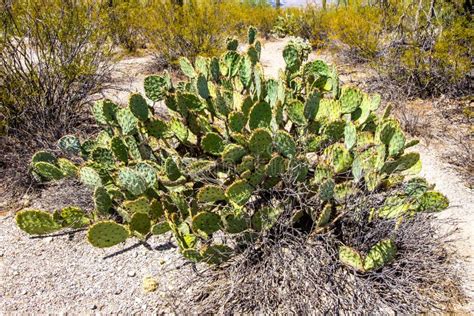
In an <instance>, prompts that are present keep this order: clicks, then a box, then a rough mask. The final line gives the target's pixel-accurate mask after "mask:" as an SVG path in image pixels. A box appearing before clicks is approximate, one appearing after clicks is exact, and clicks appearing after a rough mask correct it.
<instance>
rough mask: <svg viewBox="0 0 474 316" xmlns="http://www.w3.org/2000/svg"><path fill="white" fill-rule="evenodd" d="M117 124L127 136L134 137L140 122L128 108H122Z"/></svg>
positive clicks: (118, 113)
mask: <svg viewBox="0 0 474 316" xmlns="http://www.w3.org/2000/svg"><path fill="white" fill-rule="evenodd" d="M117 123H118V124H119V126H120V128H121V129H122V133H124V134H125V135H132V134H135V133H136V132H137V123H138V120H137V118H136V117H135V115H133V113H132V112H131V111H130V110H129V109H127V108H122V109H119V110H118V111H117Z"/></svg>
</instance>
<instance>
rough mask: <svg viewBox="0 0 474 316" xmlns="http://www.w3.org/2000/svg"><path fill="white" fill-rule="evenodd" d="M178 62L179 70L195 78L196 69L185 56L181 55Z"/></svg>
mask: <svg viewBox="0 0 474 316" xmlns="http://www.w3.org/2000/svg"><path fill="white" fill-rule="evenodd" d="M178 62H179V67H180V68H181V71H182V72H183V74H184V75H186V76H187V77H189V78H195V77H196V71H195V70H194V67H193V65H192V64H191V62H190V61H189V59H187V58H186V57H181V58H179V60H178Z"/></svg>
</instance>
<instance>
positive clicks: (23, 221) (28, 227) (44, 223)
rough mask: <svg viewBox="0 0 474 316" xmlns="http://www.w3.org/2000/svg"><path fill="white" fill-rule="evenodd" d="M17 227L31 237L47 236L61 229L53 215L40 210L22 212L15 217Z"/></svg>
mask: <svg viewBox="0 0 474 316" xmlns="http://www.w3.org/2000/svg"><path fill="white" fill-rule="evenodd" d="M15 220H16V224H17V226H18V227H19V228H20V229H21V230H23V231H25V232H27V233H28V234H30V235H45V234H50V233H53V232H55V231H58V230H59V229H61V225H59V224H58V223H57V222H55V221H54V219H53V215H52V214H51V213H48V212H44V211H39V210H22V211H20V212H18V213H16V216H15Z"/></svg>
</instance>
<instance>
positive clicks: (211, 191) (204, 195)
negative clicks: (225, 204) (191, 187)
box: [197, 185, 225, 203]
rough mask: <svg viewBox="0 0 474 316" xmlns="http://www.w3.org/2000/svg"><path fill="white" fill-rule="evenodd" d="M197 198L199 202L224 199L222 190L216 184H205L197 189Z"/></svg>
mask: <svg viewBox="0 0 474 316" xmlns="http://www.w3.org/2000/svg"><path fill="white" fill-rule="evenodd" d="M197 199H198V201H199V202H203V203H213V202H216V201H222V200H225V193H224V190H222V189H221V188H220V187H218V186H216V185H206V186H204V187H202V188H201V189H199V192H198V193H197Z"/></svg>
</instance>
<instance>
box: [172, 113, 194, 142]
mask: <svg viewBox="0 0 474 316" xmlns="http://www.w3.org/2000/svg"><path fill="white" fill-rule="evenodd" d="M169 128H170V131H171V132H172V133H173V135H174V136H176V138H178V140H179V141H180V142H182V143H185V142H187V140H188V136H189V130H188V129H187V127H186V126H185V125H184V124H183V123H182V122H181V121H179V120H176V119H173V120H171V122H170V125H169Z"/></svg>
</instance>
